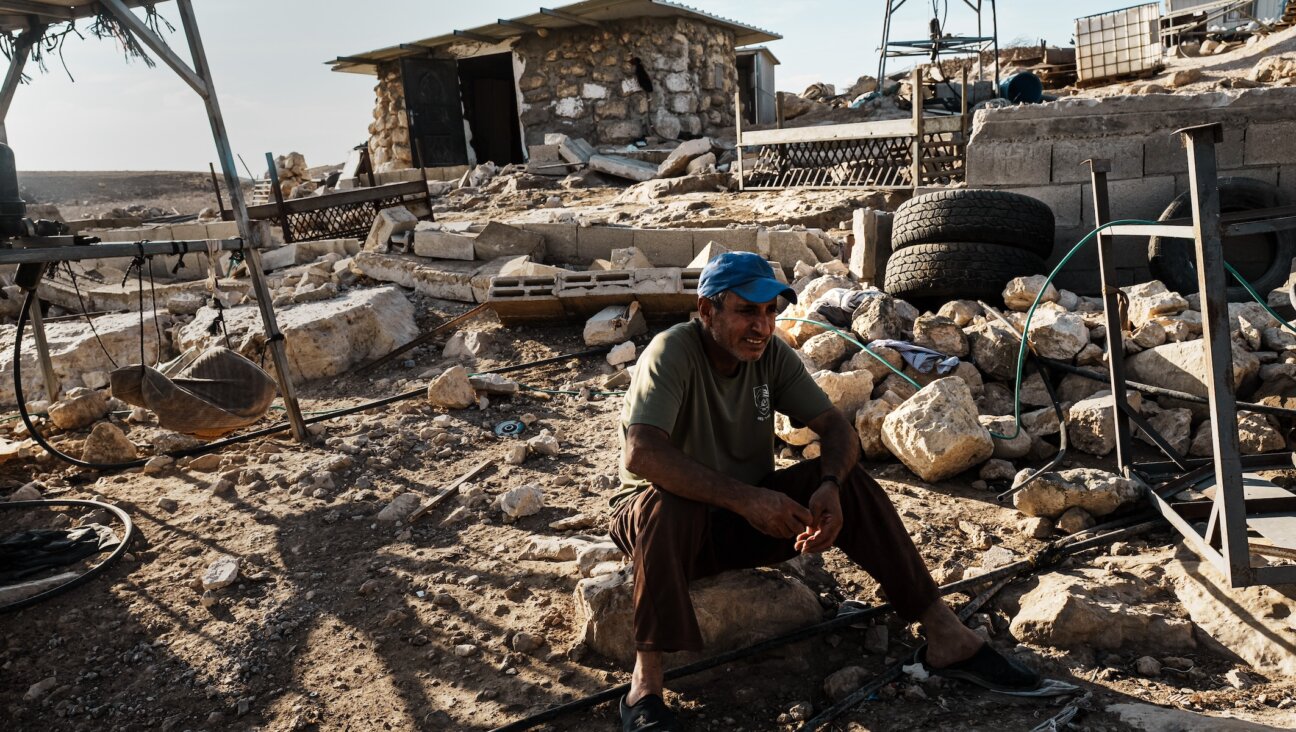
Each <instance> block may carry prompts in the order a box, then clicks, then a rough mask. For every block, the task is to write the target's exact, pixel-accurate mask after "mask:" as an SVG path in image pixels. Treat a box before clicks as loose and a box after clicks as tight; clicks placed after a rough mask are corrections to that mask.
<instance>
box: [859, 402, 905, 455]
mask: <svg viewBox="0 0 1296 732" xmlns="http://www.w3.org/2000/svg"><path fill="white" fill-rule="evenodd" d="M893 411H895V405H893V404H891V402H888V401H886V400H885V399H871V400H869V401H868V402H867V403H866V404H865V405H864V406H863V407H861V408H860V409H859V411H858V412H856V413H855V433H856V434H857V435H859V441H860V448H861V449H862V450H863V451H864V457H865V458H867V459H868V460H889V459H891V451H890V450H888V449H887V446H886V445H885V444H884V443H883V442H882V423H883V422H884V421H886V417H887V415H888V414H890V413H891V412H893Z"/></svg>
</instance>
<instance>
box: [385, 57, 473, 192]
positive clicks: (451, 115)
mask: <svg viewBox="0 0 1296 732" xmlns="http://www.w3.org/2000/svg"><path fill="white" fill-rule="evenodd" d="M401 77H402V78H403V79H404V81H405V107H406V109H408V110H409V123H410V145H411V147H413V148H414V161H415V165H421V166H422V167H424V168H432V167H440V166H446V165H467V164H468V146H467V139H466V138H465V137H464V121H463V105H462V104H461V103H460V101H459V65H458V63H456V62H455V61H454V60H452V59H450V60H447V59H432V58H427V59H405V60H403V61H401ZM420 158H423V159H422V160H420Z"/></svg>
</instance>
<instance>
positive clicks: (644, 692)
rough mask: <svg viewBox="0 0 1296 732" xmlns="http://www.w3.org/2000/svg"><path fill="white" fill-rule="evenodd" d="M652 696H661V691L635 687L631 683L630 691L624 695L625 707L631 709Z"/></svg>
mask: <svg viewBox="0 0 1296 732" xmlns="http://www.w3.org/2000/svg"><path fill="white" fill-rule="evenodd" d="M653 694H656V695H657V696H661V689H655V690H654V689H650V688H648V687H646V686H637V685H635V684H633V683H632V684H631V685H630V691H629V692H627V693H626V706H628V707H633V706H634V705H636V704H638V703H639V701H640V700H641V699H643V698H644V697H645V696H651V695H653Z"/></svg>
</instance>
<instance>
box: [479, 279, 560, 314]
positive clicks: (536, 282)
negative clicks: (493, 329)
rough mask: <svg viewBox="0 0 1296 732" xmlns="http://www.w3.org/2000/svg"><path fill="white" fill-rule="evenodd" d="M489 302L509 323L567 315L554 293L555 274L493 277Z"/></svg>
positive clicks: (488, 295)
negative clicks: (552, 275) (553, 275)
mask: <svg viewBox="0 0 1296 732" xmlns="http://www.w3.org/2000/svg"><path fill="white" fill-rule="evenodd" d="M486 302H488V303H489V304H490V306H491V309H493V310H494V311H495V314H496V315H498V316H499V319H500V322H502V323H504V324H505V325H514V324H516V323H541V322H550V323H552V322H553V321H554V320H556V319H559V318H562V317H564V316H565V315H566V312H565V311H564V310H563V306H562V303H561V302H559V301H558V297H557V296H556V295H555V294H554V278H553V277H505V276H503V275H498V276H496V277H494V278H492V279H491V283H490V289H489V290H488V291H487V296H486Z"/></svg>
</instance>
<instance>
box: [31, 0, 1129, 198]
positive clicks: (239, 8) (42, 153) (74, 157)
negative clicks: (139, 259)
mask: <svg viewBox="0 0 1296 732" xmlns="http://www.w3.org/2000/svg"><path fill="white" fill-rule="evenodd" d="M948 1H949V13H948V20H947V21H946V28H947V30H948V31H949V32H953V33H959V34H963V35H974V34H975V31H976V18H975V15H974V14H973V13H972V11H971V10H969V9H968V7H967V6H966V5H965V4H964V2H963V0H948ZM1130 1H1131V0H1074V1H1073V2H1068V3H1065V4H1062V3H1051V2H1049V3H1044V2H1037V1H1036V0H1001V1H1000V3H999V8H1000V19H999V30H1000V39H1001V41H1002V42H1005V43H1006V42H1008V41H1011V40H1014V39H1025V40H1032V41H1035V40H1038V39H1040V38H1044V39H1047V40H1048V41H1049V42H1050V43H1053V44H1057V45H1066V44H1068V43H1069V42H1070V38H1071V34H1072V31H1073V29H1074V23H1073V19H1074V18H1075V17H1077V16H1080V15H1089V14H1093V13H1098V12H1103V11H1106V10H1111V9H1115V8H1120V7H1125V6H1126V5H1128V4H1129V2H1130ZM541 4H542V0H481V1H479V2H473V3H463V2H447V1H446V0H363V1H362V0H194V6H195V11H196V13H197V15H198V21H199V24H200V26H201V29H202V33H203V40H204V43H205V45H206V48H207V54H208V59H209V61H210V63H211V67H212V73H213V74H214V76H215V82H216V90H217V93H218V95H219V97H220V102H221V106H222V108H223V110H224V113H225V120H226V124H227V125H228V127H229V130H230V136H231V138H232V141H233V145H234V150H235V151H236V152H238V153H240V154H242V156H243V158H244V159H245V160H246V161H247V163H248V165H249V166H251V167H252V169H253V171H254V172H256V173H257V174H258V175H260V174H261V172H262V171H263V170H264V157H265V153H266V152H267V151H273V152H275V153H277V154H282V153H285V152H289V151H291V150H297V151H300V152H302V153H303V154H305V156H306V160H307V162H309V163H310V164H311V165H323V164H327V163H335V162H341V161H342V160H343V159H344V158H345V157H346V152H347V151H348V150H349V149H350V148H352V147H354V146H355V145H358V144H360V143H362V142H364V141H365V139H366V137H367V134H368V133H367V130H366V128H367V126H368V124H369V121H370V119H371V113H372V109H373V79H372V77H368V76H361V75H356V74H338V73H333V72H331V71H329V70H328V67H327V66H325V65H324V61H326V60H328V59H332V58H335V57H337V56H343V55H347V54H352V53H359V52H363V51H368V50H372V49H375V48H381V47H383V46H391V45H397V44H399V43H404V42H410V41H415V40H418V39H422V38H428V37H431V36H435V35H440V34H442V33H445V32H448V31H450V30H452V29H455V28H462V29H467V28H473V27H476V26H479V25H484V24H486V23H490V22H493V21H494V20H495V19H496V18H513V17H518V16H521V15H527V14H530V13H534V12H536V10H537V9H538V8H539V7H540V6H541ZM562 4H563V3H562V2H559V1H558V0H554V2H553V3H552V4H549V3H545V6H546V7H556V6H560V5H562ZM689 4H692V5H693V6H694V7H700V8H703V9H705V10H707V11H709V12H711V13H714V14H716V15H721V16H724V17H727V18H733V19H736V20H740V21H742V22H745V23H748V24H750V25H755V26H758V27H761V28H766V29H769V30H772V31H774V32H776V33H780V34H782V35H783V40H780V41H775V42H773V43H772V44H770V48H771V50H773V52H774V53H775V55H777V56H778V58H779V60H780V61H782V65H781V66H779V67H778V71H777V79H778V87H779V89H781V90H786V91H795V92H799V91H801V90H803V89H804V88H805V87H806V86H808V85H809V84H810V83H813V82H815V81H827V82H831V83H835V84H837V85H839V86H842V85H846V84H849V83H851V82H852V81H854V80H855V78H856V77H858V76H860V75H861V74H870V75H872V74H874V73H876V69H877V47H878V43H879V41H880V39H881V35H882V31H881V28H882V25H881V14H882V8H883V7H885V0H691V2H689ZM987 6H988V3H987ZM158 7H159V10H160V11H161V12H162V14H163V16H164V17H167V18H168V19H170V20H171V21H172V22H173V23H175V24H176V26H177V27H178V26H179V19H178V14H177V12H176V9H175V6H174V5H173V4H172V3H166V2H163V3H160V4H159V6H158ZM1063 7H1064V8H1065V10H1063V9H1060V8H1063ZM931 11H932V5H931V0H909V2H907V3H906V4H905V5H904V7H903V8H901V10H900V11H899V12H898V14H897V18H896V25H895V29H894V30H893V32H892V38H893V39H907V40H912V39H917V38H924V37H926V35H927V23H928V21H929V19H930V17H931ZM942 12H944V11H943V10H942ZM83 25H84V24H83ZM167 38H168V40H169V41H170V42H171V44H172V46H173V47H174V48H176V49H179V50H180V53H181V55H182V57H186V58H187V56H188V54H187V50H186V49H187V46H186V45H185V43H184V41H183V39H182V37H181V34H180V32H179V31H178V30H177V32H176V33H175V34H172V35H170V36H168V37H167ZM64 59H65V61H66V64H67V67H68V69H69V70H70V71H71V74H72V77H73V78H75V80H76V81H75V83H73V82H72V81H70V80H69V79H68V75H67V73H65V72H64V70H63V68H62V66H61V65H60V64H59V63H58V59H57V58H51V60H50V63H49V64H48V71H47V72H46V73H41V72H39V71H38V70H36V68H35V66H34V65H31V64H29V65H28V73H29V75H30V76H31V77H32V80H33V83H32V84H30V85H26V86H23V87H21V88H19V90H18V93H17V96H16V97H15V99H14V103H13V107H12V108H11V109H10V112H9V118H8V131H9V142H10V144H11V145H12V146H13V148H14V152H15V154H16V156H17V161H18V167H19V169H20V170H206V168H207V163H208V162H209V161H212V160H214V159H215V152H214V147H213V145H212V142H211V136H210V131H209V130H210V128H209V127H208V124H207V118H206V114H205V112H204V111H203V106H202V104H201V102H200V100H199V98H198V96H197V95H196V94H194V93H193V92H192V91H191V90H190V89H189V87H187V86H185V84H184V83H183V82H181V81H180V80H179V79H178V78H177V77H176V76H175V75H174V74H173V73H172V72H171V71H170V70H169V69H167V68H166V67H165V66H163V65H161V64H160V63H159V66H158V67H157V68H155V69H149V68H147V67H146V66H145V65H144V64H143V63H141V62H140V61H138V60H136V61H132V62H131V63H126V62H125V60H124V59H123V58H122V55H121V52H120V49H119V48H118V47H117V44H116V43H115V42H114V41H110V40H104V41H101V40H98V39H96V38H94V37H92V36H87V38H86V40H84V41H81V40H78V39H76V38H75V37H72V38H69V40H68V41H67V43H66V44H65V45H64Z"/></svg>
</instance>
